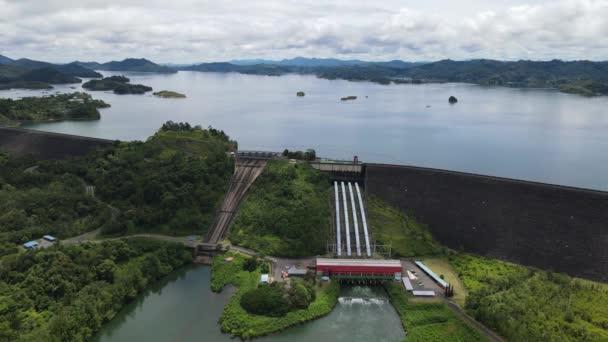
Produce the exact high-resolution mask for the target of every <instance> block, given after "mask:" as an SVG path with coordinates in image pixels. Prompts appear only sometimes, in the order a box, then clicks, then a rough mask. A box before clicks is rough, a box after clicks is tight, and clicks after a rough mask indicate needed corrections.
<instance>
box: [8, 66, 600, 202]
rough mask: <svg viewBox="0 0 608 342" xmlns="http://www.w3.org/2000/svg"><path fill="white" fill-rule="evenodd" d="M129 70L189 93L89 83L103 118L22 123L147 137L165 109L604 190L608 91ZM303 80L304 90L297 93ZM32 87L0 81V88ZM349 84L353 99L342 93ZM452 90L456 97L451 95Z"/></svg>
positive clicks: (183, 117) (400, 158)
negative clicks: (140, 91)
mask: <svg viewBox="0 0 608 342" xmlns="http://www.w3.org/2000/svg"><path fill="white" fill-rule="evenodd" d="M105 74H106V75H109V74H111V73H107V72H106V73H105ZM127 75H128V76H129V77H130V78H131V79H132V82H134V83H142V84H147V85H150V86H152V87H153V88H154V89H155V90H163V89H168V90H174V91H178V92H183V93H185V94H186V95H187V96H188V98H187V99H161V98H156V97H154V96H153V95H151V94H148V95H114V94H112V93H107V92H92V94H94V96H95V97H98V98H102V99H103V100H105V101H107V102H109V103H110V104H111V105H112V108H108V109H104V110H102V118H101V120H99V121H92V122H59V123H44V124H35V125H30V126H28V127H29V128H33V129H40V130H47V131H54V132H63V133H71V134H78V135H87V136H94V137H101V138H109V139H127V140H132V139H145V138H147V137H148V136H150V135H151V134H153V133H154V132H155V130H156V129H158V127H159V126H160V125H161V124H162V123H163V122H165V121H167V120H173V121H188V122H190V123H192V124H200V125H203V126H208V125H212V126H214V127H217V128H221V129H223V130H225V131H226V132H227V133H228V134H230V135H231V136H232V137H233V138H236V139H237V140H238V142H239V146H240V148H241V149H263V150H283V149H284V148H290V149H294V148H295V149H305V148H314V149H316V150H317V152H318V154H319V155H322V156H326V157H333V158H348V159H350V158H352V156H353V155H358V156H359V157H360V159H362V160H364V161H368V162H381V163H398V164H409V165H416V166H426V167H436V168H443V169H449V170H457V171H466V172H474V173H480V174H488V175H494V176H502V177H510V178H518V179H526V180H534V181H540V182H546V183H556V184H563V185H570V186H578V187H585V188H594V189H602V190H608V134H606V132H608V97H598V98H585V97H581V96H577V95H568V94H562V93H559V92H556V91H553V90H530V89H528V90H525V89H510V88H502V87H497V88H488V87H479V86H475V85H467V84H427V85H390V86H383V85H378V84H373V83H369V82H347V81H341V80H336V81H328V80H322V79H317V78H315V77H314V76H303V75H288V76H281V77H270V76H254V75H240V74H217V73H198V72H179V73H177V74H172V75H159V74H149V75H146V74H127ZM77 88H78V89H79V86H77ZM55 90H57V91H60V92H66V91H73V90H72V89H70V88H69V86H58V87H56V89H55ZM55 90H53V91H55ZM300 90H303V91H305V92H306V96H305V97H296V95H295V94H296V92H297V91H300ZM40 93H41V91H24V90H10V91H0V97H19V96H27V95H39V94H40ZM346 95H357V96H358V97H359V98H358V99H357V100H355V101H346V102H343V101H340V97H342V96H346ZM450 95H454V96H456V97H457V98H458V99H459V102H458V104H456V105H449V104H448V101H447V99H448V97H449V96H450Z"/></svg>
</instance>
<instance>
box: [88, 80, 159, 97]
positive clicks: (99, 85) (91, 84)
mask: <svg viewBox="0 0 608 342" xmlns="http://www.w3.org/2000/svg"><path fill="white" fill-rule="evenodd" d="M129 82H130V80H129V79H128V78H127V77H125V76H110V77H104V78H103V79H101V80H90V81H88V82H86V83H85V84H83V85H82V87H83V88H85V89H88V90H112V91H113V92H114V94H118V95H125V94H144V93H146V92H148V91H152V88H151V87H148V86H145V85H142V84H131V83H129Z"/></svg>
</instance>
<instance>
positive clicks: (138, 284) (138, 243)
mask: <svg viewBox="0 0 608 342" xmlns="http://www.w3.org/2000/svg"><path fill="white" fill-rule="evenodd" d="M191 258H192V256H191V253H190V252H187V251H186V250H185V249H184V247H183V246H181V245H179V244H172V243H168V242H160V241H150V240H136V239H129V240H113V241H105V242H102V243H89V244H81V245H59V246H55V247H51V248H48V249H43V250H38V251H33V252H24V253H19V254H13V255H10V256H6V257H4V258H2V259H0V261H1V262H0V341H16V342H19V341H47V342H55V341H56V342H59V341H61V342H80V341H85V340H88V338H89V337H90V336H91V335H92V334H93V333H95V332H96V331H97V330H99V329H100V327H101V326H102V324H104V323H105V322H107V321H109V320H110V319H112V317H114V315H116V313H117V312H118V311H119V310H120V309H121V307H122V306H123V305H124V304H125V303H126V302H128V301H130V300H133V299H134V298H135V297H136V296H137V295H138V294H139V293H140V292H141V291H143V290H144V289H145V288H146V286H148V285H149V284H151V283H153V282H155V281H157V280H159V279H160V278H161V277H163V276H165V275H167V274H168V273H170V272H171V271H173V270H174V269H176V268H178V267H180V266H182V265H184V264H185V263H187V262H189V261H190V260H191Z"/></svg>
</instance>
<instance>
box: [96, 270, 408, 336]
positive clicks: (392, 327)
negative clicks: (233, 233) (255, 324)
mask: <svg viewBox="0 0 608 342" xmlns="http://www.w3.org/2000/svg"><path fill="white" fill-rule="evenodd" d="M210 281H211V272H210V268H209V267H208V266H200V265H190V266H187V267H184V268H182V269H180V270H178V271H176V272H174V273H172V274H171V275H169V276H168V277H166V278H165V279H163V280H162V281H161V282H159V283H157V284H156V285H154V286H152V287H151V288H150V289H148V290H147V291H146V292H144V293H143V294H142V295H140V296H139V297H138V298H137V299H136V300H135V301H133V302H131V303H130V304H128V305H127V306H126V307H125V308H124V309H123V310H122V311H121V312H119V313H118V315H116V317H115V318H114V319H113V320H112V321H110V322H109V323H107V324H106V325H105V326H104V327H103V328H102V330H101V331H100V332H99V333H98V334H97V336H95V338H93V339H92V341H94V342H133V341H147V342H161V341H162V342H167V341H174V342H190V341H192V342H194V341H213V342H221V341H231V342H234V341H235V340H234V339H231V338H230V336H229V335H226V334H223V333H222V332H221V331H220V326H219V324H218V319H219V317H220V315H221V313H222V309H223V307H224V305H226V304H227V303H228V301H229V300H230V297H231V296H232V294H234V291H235V290H234V288H227V289H225V290H224V291H222V292H221V293H219V294H217V293H213V292H211V289H210ZM404 337H405V333H404V331H403V329H402V328H401V322H400V320H399V316H398V315H397V313H396V312H395V310H394V309H393V307H392V306H391V305H390V303H389V302H388V299H387V297H386V294H385V293H384V292H383V291H382V290H381V289H379V288H371V287H349V288H345V289H343V290H342V292H341V294H340V298H339V301H338V304H337V305H336V307H335V308H334V310H333V311H332V312H331V314H329V315H328V316H326V317H323V318H320V319H318V320H316V321H312V322H309V323H306V324H303V325H300V326H297V327H294V328H292V329H288V330H286V331H284V332H281V333H279V334H275V335H271V336H267V337H263V338H260V339H258V341H264V342H280V341H290V342H300V341H330V340H331V341H336V342H341V341H344V342H346V341H348V342H364V341H381V342H383V341H386V342H394V341H400V340H403V338H404Z"/></svg>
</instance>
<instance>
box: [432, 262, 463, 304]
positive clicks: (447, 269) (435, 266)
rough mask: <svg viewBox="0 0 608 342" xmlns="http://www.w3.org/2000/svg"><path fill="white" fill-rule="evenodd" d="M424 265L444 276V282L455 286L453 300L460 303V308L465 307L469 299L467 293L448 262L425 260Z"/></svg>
mask: <svg viewBox="0 0 608 342" xmlns="http://www.w3.org/2000/svg"><path fill="white" fill-rule="evenodd" d="M423 262H424V264H425V265H427V266H428V267H429V268H430V269H431V270H433V272H435V274H437V275H438V276H441V275H443V277H444V280H445V281H447V282H448V283H450V284H451V285H452V286H454V297H452V300H453V301H455V302H456V303H458V305H460V307H464V304H465V300H466V297H467V292H466V290H465V288H464V286H463V284H462V282H461V281H460V279H459V278H458V276H457V275H456V272H454V270H453V269H452V266H450V263H449V261H448V260H446V259H443V258H433V259H424V260H423Z"/></svg>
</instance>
